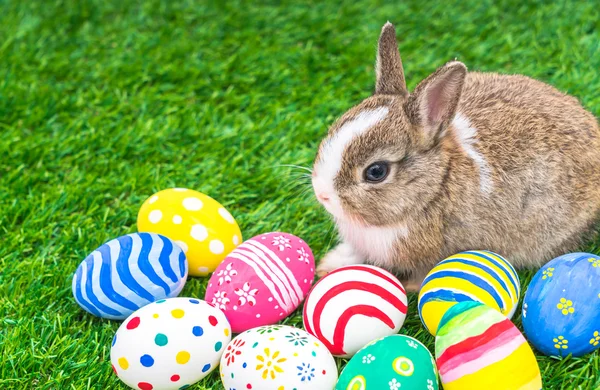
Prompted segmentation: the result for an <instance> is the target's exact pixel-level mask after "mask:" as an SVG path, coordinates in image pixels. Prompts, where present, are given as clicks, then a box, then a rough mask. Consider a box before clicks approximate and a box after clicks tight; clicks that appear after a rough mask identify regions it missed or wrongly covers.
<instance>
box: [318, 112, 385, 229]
mask: <svg viewBox="0 0 600 390" xmlns="http://www.w3.org/2000/svg"><path fill="white" fill-rule="evenodd" d="M388 111H389V109H388V107H378V108H376V109H374V110H365V111H362V112H361V113H359V114H358V115H357V116H356V117H355V118H354V119H352V120H350V121H348V122H346V123H344V125H343V126H342V127H341V128H340V129H339V130H338V131H337V132H336V133H335V134H334V135H333V136H331V137H330V138H329V139H327V140H326V141H325V143H324V144H323V148H322V150H321V153H320V158H319V160H318V161H317V163H316V164H315V173H316V176H315V177H314V178H313V187H314V189H315V193H316V194H317V195H318V194H319V193H325V194H327V195H328V196H329V198H330V200H329V202H327V203H328V204H325V208H326V209H327V211H329V212H330V213H332V214H333V215H334V216H337V217H338V218H341V217H342V214H341V212H342V210H341V206H340V202H339V198H338V197H337V194H336V192H335V188H334V186H333V181H334V179H335V177H336V175H337V174H338V172H339V171H340V169H341V167H342V156H343V154H344V151H345V150H346V147H347V146H348V144H350V142H351V141H352V140H353V139H354V138H356V137H358V136H360V135H361V134H364V133H365V132H366V131H367V130H368V129H370V128H371V127H373V126H375V125H376V124H377V123H378V122H380V121H381V120H383V119H384V118H385V117H386V115H387V114H388Z"/></svg>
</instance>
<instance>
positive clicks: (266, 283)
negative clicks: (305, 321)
mask: <svg viewBox="0 0 600 390" xmlns="http://www.w3.org/2000/svg"><path fill="white" fill-rule="evenodd" d="M314 271H315V270H314V257H313V254H312V251H311V250H310V248H309V246H308V245H307V244H306V242H304V241H303V240H301V239H300V238H298V237H296V236H294V235H291V234H287V233H279V232H274V233H266V234H262V235H259V236H256V237H253V238H251V239H249V240H247V241H245V242H244V243H242V244H241V245H239V246H238V247H237V248H236V249H235V250H234V251H232V252H231V253H230V254H229V255H228V256H227V257H226V258H225V260H224V261H223V262H222V263H221V264H220V265H219V266H218V267H217V269H216V270H215V272H214V273H213V275H212V276H211V278H210V280H209V283H208V286H207V289H206V295H205V299H206V301H208V302H210V303H212V304H213V305H215V306H216V307H218V308H220V309H221V310H223V312H224V313H225V315H226V316H227V319H228V320H229V322H230V324H231V327H232V329H233V331H234V332H235V333H240V332H243V331H245V330H248V329H250V328H254V327H257V326H263V325H269V324H274V323H276V322H278V321H280V320H282V319H283V318H285V317H287V316H288V315H289V314H290V313H292V312H293V311H294V310H296V308H297V307H298V306H299V305H300V303H301V302H302V300H303V299H304V297H305V295H306V294H307V292H308V290H309V289H310V287H311V285H312V282H313V279H314Z"/></svg>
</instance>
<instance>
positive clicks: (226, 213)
mask: <svg viewBox="0 0 600 390" xmlns="http://www.w3.org/2000/svg"><path fill="white" fill-rule="evenodd" d="M219 215H220V216H221V217H223V219H224V220H225V221H227V222H229V223H235V219H233V216H232V215H231V214H229V211H227V210H225V209H224V208H222V207H221V208H220V209H219Z"/></svg>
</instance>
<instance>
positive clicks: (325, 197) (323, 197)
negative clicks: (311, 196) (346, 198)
mask: <svg viewBox="0 0 600 390" xmlns="http://www.w3.org/2000/svg"><path fill="white" fill-rule="evenodd" d="M317 198H319V199H320V200H321V201H323V202H327V201H328V200H329V195H327V194H326V193H324V192H320V193H319V194H318V195H317Z"/></svg>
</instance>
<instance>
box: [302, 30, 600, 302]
mask: <svg viewBox="0 0 600 390" xmlns="http://www.w3.org/2000/svg"><path fill="white" fill-rule="evenodd" d="M312 186H313V189H314V192H315V195H316V197H317V199H318V201H319V202H320V203H321V204H322V205H323V206H324V207H325V209H326V210H327V211H328V212H329V213H330V214H331V215H332V216H333V219H334V221H335V224H336V226H337V229H338V232H339V235H340V238H341V243H340V244H339V245H338V246H337V247H335V248H334V249H333V250H331V251H330V252H329V253H327V254H326V255H325V256H324V257H323V259H322V260H321V261H320V263H319V265H318V268H317V274H318V275H319V276H323V275H324V274H326V273H328V272H330V271H332V270H334V269H336V268H338V267H341V266H346V265H351V264H361V263H366V264H371V265H375V266H379V267H382V268H384V269H387V270H388V271H390V272H392V273H394V274H396V275H398V276H399V277H400V278H401V279H400V280H401V281H402V282H403V283H404V285H405V287H406V289H407V290H409V291H418V289H419V287H420V285H421V282H422V281H423V279H424V277H425V276H426V275H427V273H428V272H429V271H430V270H431V269H432V268H433V267H434V266H435V265H436V264H437V263H438V262H439V261H441V260H442V259H444V258H446V257H448V256H450V255H452V254H455V253H458V252H461V251H464V250H474V249H484V250H490V251H492V252H495V253H498V254H501V255H503V256H505V257H506V258H507V259H508V260H509V261H510V262H511V263H512V264H513V266H515V267H516V268H530V267H535V266H541V265H543V264H544V263H545V262H547V261H549V260H550V259H552V258H554V257H556V256H558V255H560V254H564V253H567V252H569V251H572V250H573V249H575V248H576V247H577V246H579V245H580V244H581V243H582V240H584V239H585V237H587V235H586V233H592V232H593V226H594V223H595V221H596V220H597V219H598V217H599V216H600V130H599V128H598V123H597V121H596V118H595V117H594V116H593V115H592V114H591V113H589V112H588V111H586V110H585V109H584V108H583V107H582V106H581V105H580V103H579V102H578V100H577V99H575V98H573V97H571V96H568V95H566V94H563V93H561V92H560V91H558V90H557V89H555V88H554V87H552V86H550V85H547V84H544V83H542V82H540V81H536V80H533V79H531V78H529V77H526V76H521V75H500V74H496V73H477V72H467V68H466V66H465V65H464V64H463V63H461V62H458V61H450V62H448V63H446V64H445V65H443V66H442V67H440V68H439V69H437V70H436V71H435V72H434V73H433V74H431V75H430V76H429V77H427V78H426V79H425V80H423V81H421V83H419V84H418V85H417V87H416V88H415V89H414V91H413V92H412V93H409V91H408V90H407V87H406V83H405V78H404V71H403V67H402V62H401V59H400V53H399V51H398V46H397V43H396V31H395V28H394V26H393V25H392V24H390V23H389V22H388V23H386V24H385V25H384V26H383V28H382V31H381V36H380V38H379V42H378V50H377V61H376V83H375V92H374V94H373V96H371V97H369V98H367V99H365V100H364V101H362V102H361V103H360V104H358V105H357V106H355V107H353V108H351V109H350V110H349V111H348V112H346V113H345V114H344V115H342V116H341V117H340V118H339V119H338V120H337V121H336V122H335V123H334V124H333V126H331V128H330V129H329V132H328V134H327V136H326V137H325V138H324V139H323V141H322V142H321V144H320V146H319V149H318V151H317V154H316V157H315V161H314V166H313V173H312Z"/></svg>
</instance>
